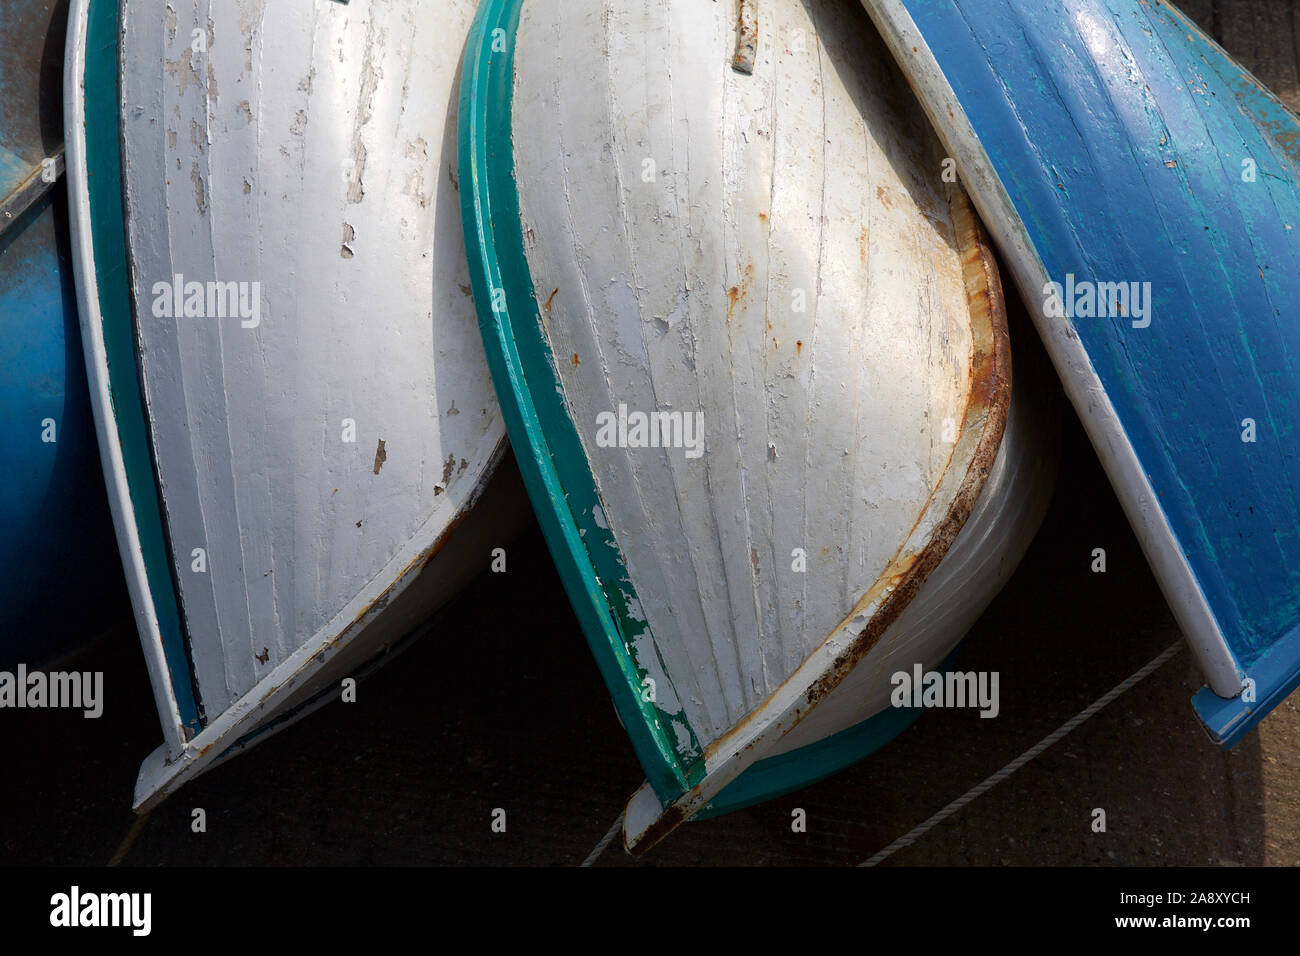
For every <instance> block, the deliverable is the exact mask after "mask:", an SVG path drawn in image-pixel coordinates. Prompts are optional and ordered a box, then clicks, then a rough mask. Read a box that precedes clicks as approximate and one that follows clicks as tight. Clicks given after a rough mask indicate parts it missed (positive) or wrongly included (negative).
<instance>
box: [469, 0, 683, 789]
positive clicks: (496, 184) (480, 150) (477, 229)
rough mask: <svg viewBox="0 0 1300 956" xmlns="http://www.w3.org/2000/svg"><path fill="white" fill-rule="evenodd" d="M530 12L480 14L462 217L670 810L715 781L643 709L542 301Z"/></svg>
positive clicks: (596, 633)
mask: <svg viewBox="0 0 1300 956" xmlns="http://www.w3.org/2000/svg"><path fill="white" fill-rule="evenodd" d="M520 4H521V0H485V2H484V3H482V4H481V5H480V6H479V10H478V14H477V16H476V17H475V21H474V26H473V29H472V30H471V32H470V38H469V43H468V46H467V48H466V52H465V64H464V68H463V71H462V76H461V93H460V117H459V123H460V130H459V137H460V143H459V146H460V176H461V207H462V213H463V222H464V227H465V247H466V251H467V252H468V254H469V263H470V275H471V281H472V283H473V291H474V301H475V303H477V306H478V315H479V327H480V329H481V331H482V333H483V342H484V345H485V347H486V349H487V357H488V366H489V368H490V369H491V371H492V378H493V381H494V383H495V385H496V390H497V397H498V398H499V399H500V402H501V407H502V413H503V415H504V417H505V422H506V427H507V429H508V430H509V433H510V440H511V444H512V446H513V447H514V452H515V458H516V460H517V461H518V463H519V470H520V472H521V473H522V475H523V478H524V483H525V485H526V487H527V489H528V493H529V496H530V497H531V498H532V502H533V506H534V508H535V509H536V511H537V517H538V521H539V523H540V524H541V527H542V531H543V533H544V534H545V536H546V541H547V544H548V546H549V547H550V550H551V555H552V557H553V558H554V560H555V563H556V567H557V569H558V570H559V572H560V577H561V580H562V581H563V582H564V587H565V590H566V592H567V593H568V596H569V600H570V602H571V603H572V605H573V609H574V612H575V613H576V614H577V617H578V620H579V622H580V623H581V625H582V629H583V632H584V634H585V635H586V638H587V642H588V644H589V645H590V646H591V649H592V653H593V654H594V655H595V657H596V663H597V666H598V667H599V668H600V672H601V675H602V677H604V679H605V683H606V685H607V686H608V688H609V691H610V694H611V696H612V697H613V699H614V706H615V708H616V709H617V711H618V714H619V717H620V719H621V720H622V721H623V726H624V728H625V729H626V730H627V733H628V736H629V737H630V738H631V741H632V746H633V748H634V749H635V751H636V754H637V757H638V759H639V760H640V761H641V765H642V767H643V768H644V769H645V771H646V776H647V778H648V779H649V781H650V785H651V786H652V787H653V788H654V791H655V793H656V795H657V796H658V797H659V799H660V801H661V802H662V803H664V804H665V805H667V804H668V803H670V802H672V801H673V800H675V799H676V798H677V797H679V796H680V795H681V794H682V793H684V792H685V791H686V790H687V789H689V788H690V786H692V785H693V784H694V783H695V782H696V781H698V780H699V779H701V778H702V777H703V776H704V761H703V751H702V749H701V747H700V745H699V742H698V739H697V737H696V735H695V733H694V731H693V730H692V728H691V727H690V726H689V724H688V723H687V721H686V719H685V715H684V714H681V713H676V714H673V713H668V712H665V711H663V710H660V709H659V708H658V707H657V706H656V705H655V704H654V703H651V702H647V701H643V700H642V699H641V697H642V695H641V687H642V680H643V679H644V678H645V676H646V673H645V671H644V670H643V669H642V668H641V667H639V666H638V664H637V662H636V658H635V656H634V654H633V653H632V646H631V644H632V641H633V640H634V639H636V638H637V637H642V639H643V640H649V639H650V638H649V634H648V631H647V625H646V623H645V622H644V621H643V620H640V619H639V618H638V617H634V616H633V614H631V613H630V609H631V608H633V607H639V606H640V602H638V601H637V599H636V593H635V590H634V588H633V586H632V582H631V580H630V579H629V577H628V574H627V569H626V567H625V566H624V564H623V561H622V558H621V556H620V553H619V550H618V548H617V545H616V543H615V541H614V538H613V535H612V534H611V533H610V531H609V530H608V529H607V528H602V527H601V526H600V524H598V523H597V520H596V514H597V513H598V512H597V509H600V511H599V513H600V514H602V515H603V513H604V511H603V508H601V501H600V496H599V493H598V491H597V488H596V483H595V479H594V477H593V476H592V473H591V468H590V465H589V463H588V460H587V455H586V452H585V451H584V449H583V446H582V442H581V439H580V438H579V436H578V433H577V430H576V428H575V426H574V423H573V421H572V419H571V418H570V416H569V412H568V409H567V407H566V405H565V401H564V396H563V391H562V388H561V383H560V378H559V375H558V373H557V371H556V367H555V362H554V359H553V357H552V355H551V350H550V346H549V344H548V342H547V339H546V335H545V330H544V328H543V326H542V319H541V311H540V309H539V307H538V302H537V297H536V295H535V294H534V288H533V283H532V277H531V273H530V271H529V268H528V260H527V257H526V255H525V252H524V239H523V234H522V227H521V225H520V216H519V195H518V192H517V187H516V183H515V172H514V146H513V142H512V138H511V106H512V101H513V93H514V45H515V44H514V41H515V37H516V30H517V27H518V22H519V8H520ZM494 293H495V295H494ZM606 524H607V522H606Z"/></svg>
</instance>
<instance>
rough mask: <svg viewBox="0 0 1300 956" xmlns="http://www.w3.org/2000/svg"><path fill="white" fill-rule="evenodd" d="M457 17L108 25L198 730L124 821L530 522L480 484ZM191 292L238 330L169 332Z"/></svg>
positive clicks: (217, 13)
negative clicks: (115, 40) (224, 293)
mask: <svg viewBox="0 0 1300 956" xmlns="http://www.w3.org/2000/svg"><path fill="white" fill-rule="evenodd" d="M474 7H475V3H474V2H473V0H443V2H440V3H437V4H431V5H420V6H418V7H410V6H406V5H402V4H394V3H389V2H384V0H354V2H352V3H349V4H338V3H334V2H329V0H313V2H310V3H303V4H269V3H264V2H252V3H239V2H236V0H211V2H205V3H203V4H199V5H195V6H191V7H186V6H184V5H182V6H179V7H177V8H174V9H173V8H169V9H168V15H167V17H166V18H160V17H159V16H158V10H157V8H156V7H155V6H153V5H152V4H148V3H145V2H143V0H126V2H125V3H124V9H123V20H122V35H121V42H122V50H121V54H122V55H121V62H122V64H123V72H122V89H121V108H122V144H123V149H122V153H123V190H124V193H125V207H126V214H127V238H128V246H127V248H128V255H129V260H130V262H129V265H130V278H131V284H132V293H133V300H134V306H135V314H136V325H137V347H138V353H139V362H140V367H141V372H142V379H143V383H144V386H143V387H144V398H145V401H146V408H147V414H148V418H149V428H150V436H151V440H152V444H153V452H154V458H155V462H156V468H157V473H158V484H159V489H160V492H161V498H162V503H163V510H164V516H165V523H166V528H167V532H168V537H169V546H170V550H171V558H172V563H173V569H172V570H173V573H174V576H175V578H176V580H177V582H178V597H179V599H180V602H181V605H182V609H183V614H184V618H185V621H186V625H187V629H188V635H189V650H190V655H191V659H192V662H193V668H194V679H195V685H196V688H197V691H198V695H199V698H200V702H201V706H202V708H203V713H204V726H203V729H202V731H201V732H200V733H198V734H197V735H196V736H195V737H194V738H193V739H192V740H189V741H188V742H184V744H183V746H182V747H181V748H179V749H178V748H176V747H175V746H174V744H173V746H169V747H168V748H165V750H163V751H160V752H159V753H158V754H155V755H154V756H153V757H151V758H150V760H149V761H147V762H146V764H145V766H144V767H143V768H142V771H141V775H140V779H139V781H138V783H137V790H136V802H137V805H138V806H142V807H143V806H147V805H150V804H151V803H153V802H155V801H156V800H157V799H159V798H161V796H163V795H165V794H166V793H168V792H170V791H171V790H173V789H175V787H176V786H179V785H180V783H182V782H183V781H184V780H186V779H189V778H191V777H193V776H194V775H195V774H196V773H198V772H200V771H202V770H203V769H206V768H207V767H208V766H210V765H211V764H212V762H213V761H214V760H216V759H217V758H218V757H219V756H220V755H222V754H223V753H224V752H226V751H227V750H228V748H230V747H231V746H232V745H233V744H235V743H236V742H237V741H239V740H241V739H242V738H245V737H246V736H247V735H248V734H249V733H250V732H252V731H254V730H257V729H259V728H263V727H265V726H267V725H268V723H269V722H271V721H272V720H276V721H281V722H282V721H283V720H284V718H285V715H286V714H291V713H294V712H296V711H297V709H299V708H303V707H306V706H309V705H310V704H311V703H312V702H313V700H315V699H317V697H318V695H320V694H322V693H331V692H333V689H334V688H336V687H337V682H338V680H339V679H340V678H341V677H343V676H348V675H351V674H355V673H356V672H357V670H358V669H360V668H362V667H363V666H364V665H365V664H366V662H367V661H368V660H369V659H371V658H373V657H374V656H376V655H377V654H379V653H381V652H382V651H383V650H384V649H385V648H386V647H389V646H391V645H392V644H394V643H395V642H397V641H398V640H400V639H401V638H402V637H403V636H405V635H406V634H407V633H409V632H410V631H412V630H413V629H414V628H416V627H418V626H420V625H421V624H422V623H423V622H424V621H426V620H427V619H428V617H429V616H430V615H431V614H432V613H433V611H434V610H436V608H438V607H439V606H441V605H442V604H443V603H445V602H446V601H447V600H448V599H449V598H450V597H451V596H452V595H453V594H454V593H455V592H456V591H457V590H458V589H459V588H460V587H462V586H463V585H464V584H465V583H467V581H468V580H469V578H470V577H472V576H473V574H474V573H476V572H477V570H479V569H480V568H482V567H485V566H486V565H487V563H488V561H489V560H490V554H491V550H492V548H494V547H499V546H501V545H503V544H505V543H507V542H508V541H509V539H510V537H511V535H512V534H513V533H514V532H515V531H517V530H518V529H519V528H520V527H521V526H522V525H523V524H524V522H526V520H527V514H528V511H527V506H526V504H525V497H524V495H523V491H522V486H521V485H520V484H519V481H518V477H517V474H515V473H514V470H513V468H510V469H508V472H509V473H508V474H503V475H499V476H498V477H497V479H494V480H493V482H492V484H491V485H489V478H490V477H491V476H492V475H493V472H494V470H495V469H496V466H497V463H498V462H499V460H500V459H501V457H502V455H503V454H504V453H505V448H506V445H505V434H504V425H503V422H502V419H501V415H500V411H499V408H498V406H497V403H496V399H495V395H494V393H493V391H492V384H491V380H490V377H489V374H488V370H487V365H486V360H485V356H484V354H483V347H482V341H481V338H480V335H479V331H478V325H477V318H476V315H475V311H474V306H473V302H472V299H471V296H470V292H469V277H468V267H467V263H466V260H465V253H464V244H463V237H462V233H461V227H460V207H459V196H458V189H459V184H458V181H457V177H456V133H455V127H456V109H457V103H458V98H457V92H458V82H457V81H458V76H459V65H460V57H461V52H462V48H463V44H464V40H465V37H466V35H467V33H468V30H469V25H470V21H471V19H472V17H473V14H474ZM196 38H201V39H202V41H203V42H202V43H198V40H196ZM196 43H198V46H201V47H203V48H204V49H202V50H199V49H198V48H197V47H196V45H195V44H196ZM70 155H71V153H70ZM178 276H179V277H183V278H181V279H176V278H175V277H178ZM189 283H199V284H200V285H201V287H202V288H204V289H205V291H206V290H207V289H208V288H209V287H210V284H212V283H235V284H237V285H236V286H234V287H233V288H235V289H237V290H238V293H239V294H241V295H247V296H248V298H247V299H244V300H238V301H240V303H241V304H244V303H245V302H246V303H248V304H252V303H253V302H254V301H255V302H256V305H257V311H256V318H255V320H254V318H253V316H252V315H251V314H248V313H244V312H241V313H240V314H239V315H234V316H232V315H230V314H229V309H227V310H226V314H225V315H224V316H223V315H214V314H212V313H211V305H212V304H213V302H214V301H215V300H213V299H207V298H206V297H205V301H204V303H203V306H204V310H205V311H206V312H207V314H203V315H191V314H186V315H177V314H175V312H176V310H175V308H174V301H175V300H174V298H173V296H172V294H171V292H170V291H169V287H170V286H171V285H173V284H176V285H180V286H181V287H182V293H181V294H182V299H184V298H187V297H188V296H187V295H186V293H187V292H188V291H189V289H188V288H187V286H188V284H189ZM254 297H256V299H254ZM195 301H196V302H197V300H195ZM104 372H105V370H104V369H103V368H102V362H100V364H98V365H96V364H95V363H92V368H91V375H92V381H93V380H95V379H96V376H100V377H102V375H103V374H104ZM353 436H354V438H355V440H349V439H350V438H353ZM480 498H482V499H483V500H482V502H481V504H480ZM476 505H479V506H478V507H476ZM126 523H127V524H129V523H130V522H129V520H128V521H127V522H126ZM119 526H121V522H119ZM195 549H202V550H203V553H204V554H203V561H204V563H205V565H206V567H205V569H204V570H196V560H197V559H196V557H195ZM136 550H137V551H138V545H137V546H136ZM137 563H138V562H137ZM132 576H133V577H138V578H140V579H141V580H142V579H143V574H142V570H137V571H136V572H135V573H134V574H133V575H132ZM137 586H138V583H137ZM139 606H140V605H139V603H137V607H139ZM145 623H146V624H149V623H150V622H147V621H146V622H145ZM141 631H142V637H144V638H145V643H146V647H147V648H148V647H149V646H150V645H157V644H160V640H161V639H160V638H159V636H158V634H157V628H156V625H154V626H152V627H150V628H148V629H146V627H144V626H142V628H141ZM151 676H153V677H154V680H155V685H157V684H158V682H159V678H160V677H161V678H162V680H163V682H164V683H165V682H166V680H167V679H168V678H167V671H166V669H165V668H163V669H162V670H161V671H157V672H155V673H153V674H152V675H151ZM277 725H278V724H277Z"/></svg>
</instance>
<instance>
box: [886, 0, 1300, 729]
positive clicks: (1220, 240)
mask: <svg viewBox="0 0 1300 956" xmlns="http://www.w3.org/2000/svg"><path fill="white" fill-rule="evenodd" d="M864 5H865V7H866V8H867V10H868V11H869V12H870V14H871V16H872V17H873V18H874V19H875V21H876V23H877V24H878V25H879V26H880V29H881V32H882V34H883V35H884V37H885V39H886V41H887V42H888V44H889V46H890V49H891V51H892V53H893V55H894V57H895V58H896V59H897V62H898V63H899V64H900V65H901V67H902V69H903V70H904V71H905V72H906V74H907V76H908V79H909V82H910V83H911V85H912V87H913V89H914V90H915V91H916V94H917V96H918V98H919V99H920V101H921V102H922V104H924V106H925V109H926V111H927V113H928V114H929V116H930V118H931V120H932V122H933V124H934V126H935V128H936V129H937V130H938V132H939V133H940V135H941V136H942V137H943V140H944V142H945V144H946V145H947V147H948V149H949V150H950V151H951V155H952V156H953V157H954V158H955V160H956V162H957V165H958V167H959V169H960V171H961V176H962V181H963V182H964V183H965V185H966V188H967V189H969V190H970V192H971V195H972V197H973V199H974V201H975V203H976V205H977V206H978V207H979V209H980V211H981V213H982V214H983V217H984V220H985V221H986V222H987V223H989V225H990V229H991V230H992V232H993V235H994V238H995V239H996V241H997V243H998V245H999V247H1000V248H1001V251H1002V253H1003V256H1004V257H1005V259H1006V260H1007V261H1008V263H1009V265H1010V268H1011V270H1012V273H1013V275H1014V277H1015V280H1016V282H1017V284H1018V286H1019V287H1020V290H1021V292H1022V294H1023V296H1024V298H1025V300H1026V301H1027V302H1028V303H1029V304H1030V305H1031V311H1032V313H1033V316H1034V319H1035V322H1036V324H1037V326H1038V329H1039V332H1040V334H1041V336H1042V339H1043V341H1044V343H1045V344H1046V346H1047V348H1048V351H1049V352H1050V354H1051V356H1052V359H1053V361H1054V363H1055V365H1056V368H1057V371H1058V372H1059V373H1060V376H1061V379H1062V382H1063V383H1064V386H1065V390H1066V393H1067V394H1068V395H1069V397H1070V399H1071V400H1072V402H1073V404H1074V407H1075V409H1076V411H1077V412H1078V413H1079V417H1080V419H1081V420H1082V421H1083V424H1084V426H1085V428H1086V429H1087V431H1088V434H1089V436H1090V438H1091V440H1092V443H1093V446H1094V447H1095V448H1096V450H1097V453H1098V456H1099V457H1100V459H1101V462H1102V464H1103V466H1104V467H1105V468H1106V471H1107V473H1108V475H1109V477H1110V479H1111V482H1112V484H1113V485H1114V487H1115V490H1116V493H1117V495H1118V497H1119V499H1120V501H1121V503H1122V504H1123V506H1124V509H1125V512H1126V514H1127V516H1128V518H1129V521H1130V522H1131V524H1132V525H1133V528H1134V530H1135V532H1136V534H1137V537H1138V539H1139V541H1140V542H1141V544H1142V547H1143V550H1144V552H1145V553H1146V555H1147V558H1148V560H1149V561H1150V562H1151V566H1152V568H1153V570H1154V571H1155V573H1156V577H1157V579H1158V580H1159V582H1160V585H1161V588H1162V590H1163V591H1164V594H1165V597H1166V599H1167V600H1168V602H1169V605H1170V608H1171V610H1172V611H1173V613H1174V616H1175V618H1176V619H1177V621H1178V623H1179V625H1180V627H1181V628H1182V630H1183V632H1184V634H1185V635H1186V638H1187V640H1188V643H1189V645H1190V646H1191V649H1192V650H1193V652H1194V653H1195V655H1196V658H1197V660H1198V662H1199V663H1200V665H1201V668H1202V670H1203V671H1204V672H1205V676H1206V681H1207V687H1206V688H1205V689H1203V690H1202V691H1201V692H1200V693H1199V694H1198V695H1197V696H1196V698H1195V706H1196V709H1197V712H1198V713H1199V714H1200V716H1201V718H1202V720H1203V722H1204V723H1205V726H1206V728H1207V729H1208V730H1209V732H1210V734H1211V735H1212V736H1213V737H1214V738H1215V739H1216V740H1218V741H1220V742H1222V743H1225V744H1232V743H1234V742H1235V741H1237V740H1239V739H1240V738H1241V737H1242V735H1243V734H1245V733H1246V732H1247V731H1248V730H1249V729H1250V727H1252V726H1253V725H1254V724H1255V723H1256V722H1257V721H1258V720H1259V719H1260V718H1261V717H1263V716H1264V715H1265V714H1266V713H1267V712H1268V711H1269V710H1270V709H1271V708H1272V707H1273V706H1275V705H1276V704H1277V703H1279V702H1280V701H1281V700H1282V699H1283V698H1284V697H1285V696H1286V695H1287V694H1289V693H1290V692H1291V691H1292V690H1293V689H1294V688H1295V687H1296V686H1297V684H1298V683H1300V498H1298V497H1297V496H1296V494H1295V493H1294V489H1295V488H1296V487H1297V485H1300V456H1298V455H1297V454H1296V453H1295V450H1294V448H1295V441H1294V434H1295V429H1296V426H1297V422H1300V386H1298V383H1300V326H1297V324H1296V323H1295V322H1293V321H1290V319H1289V318H1288V317H1287V310H1288V309H1289V308H1290V307H1291V303H1293V302H1294V301H1295V300H1296V297H1297V295H1300V238H1297V237H1298V236H1300V233H1298V232H1297V226H1298V225H1300V185H1298V184H1300V152H1298V144H1300V122H1298V121H1297V120H1296V118H1295V117H1294V116H1293V115H1292V114H1291V113H1290V112H1289V111H1287V110H1286V109H1285V108H1284V107H1283V106H1282V105H1281V103H1279V102H1278V101H1277V99H1276V98H1275V97H1273V96H1272V95H1271V94H1269V93H1268V92H1267V91H1266V90H1265V89H1264V88H1263V87H1262V86H1261V85H1260V84H1259V83H1258V81H1257V80H1255V79H1254V78H1253V77H1252V76H1250V75H1249V74H1248V73H1247V72H1246V71H1245V70H1243V69H1242V68H1241V67H1240V66H1238V65H1237V64H1236V63H1234V62H1233V61H1232V60H1231V59H1230V58H1229V57H1228V55H1227V54H1226V53H1224V52H1223V50H1221V49H1220V48H1219V47H1218V46H1217V45H1215V44H1214V43H1213V41H1211V40H1210V39H1209V38H1208V37H1206V36H1205V35H1204V34H1203V33H1202V32H1201V31H1200V30H1199V29H1198V28H1197V27H1196V26H1195V24H1193V23H1192V22H1191V21H1189V20H1188V19H1187V18H1186V17H1184V16H1183V15H1182V14H1180V13H1179V12H1178V11H1177V10H1175V9H1174V8H1173V7H1171V6H1170V5H1169V4H1167V3H1163V2H1159V0H1155V2H1150V3H1148V2H1139V0H1083V2H1074V0H1051V2H1046V3H1027V2H1014V0H998V2H993V3H984V2H980V3H973V2H967V0H864Z"/></svg>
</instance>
